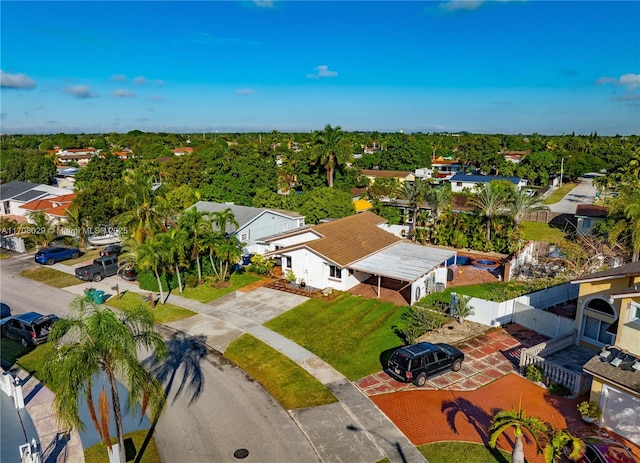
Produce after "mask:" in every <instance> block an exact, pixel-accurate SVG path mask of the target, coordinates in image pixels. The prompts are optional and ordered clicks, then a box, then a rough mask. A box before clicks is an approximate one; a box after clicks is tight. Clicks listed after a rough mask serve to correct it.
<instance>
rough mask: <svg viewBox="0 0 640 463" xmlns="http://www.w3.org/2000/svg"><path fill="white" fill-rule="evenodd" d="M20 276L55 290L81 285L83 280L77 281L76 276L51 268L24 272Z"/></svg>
mask: <svg viewBox="0 0 640 463" xmlns="http://www.w3.org/2000/svg"><path fill="white" fill-rule="evenodd" d="M20 276H22V277H25V278H30V279H32V280H35V281H39V282H40V283H44V284H46V285H49V286H53V287H54V288H64V287H66V286H73V285H77V284H78V283H81V280H79V279H77V278H76V277H75V276H74V275H69V274H68V273H64V272H61V271H60V270H56V269H54V268H50V267H38V268H33V269H27V270H23V271H22V272H20Z"/></svg>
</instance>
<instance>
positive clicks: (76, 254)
mask: <svg viewBox="0 0 640 463" xmlns="http://www.w3.org/2000/svg"><path fill="white" fill-rule="evenodd" d="M71 257H72V258H73V259H77V258H78V257H80V253H79V252H74V253H73V254H71Z"/></svg>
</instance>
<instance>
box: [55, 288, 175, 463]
mask: <svg viewBox="0 0 640 463" xmlns="http://www.w3.org/2000/svg"><path fill="white" fill-rule="evenodd" d="M49 339H50V341H52V343H53V344H54V345H55V350H54V352H53V354H52V355H51V356H50V357H49V358H48V359H47V360H46V361H45V364H44V366H43V377H44V378H45V381H46V382H47V383H48V384H51V386H52V389H53V390H54V391H55V394H56V395H55V398H54V400H53V406H54V409H55V411H56V414H57V416H58V420H59V421H60V423H61V424H62V425H63V426H66V427H68V428H69V429H73V428H76V429H80V430H83V429H84V427H85V425H84V423H83V422H82V420H81V419H80V414H79V408H80V407H79V402H80V400H82V398H86V400H87V403H88V405H89V412H90V415H91V419H92V421H93V423H94V425H95V427H96V429H97V430H98V434H99V435H100V437H101V439H102V442H104V443H105V444H107V445H108V446H109V448H110V449H111V438H110V437H109V421H110V417H109V404H108V398H107V394H106V391H105V385H103V387H102V391H101V392H100V397H99V410H98V412H99V415H100V416H99V419H98V416H97V415H96V410H95V408H94V403H93V397H92V393H91V389H92V386H93V383H94V381H95V380H96V375H97V374H98V373H99V372H101V371H102V372H104V374H105V375H106V377H107V380H108V384H109V388H110V391H111V397H112V401H111V410H112V411H113V417H114V421H115V425H116V433H117V437H118V448H119V449H120V463H124V462H125V452H124V432H123V429H122V410H121V408H120V394H119V392H118V387H117V382H116V381H120V382H121V383H122V384H123V385H124V386H125V387H126V388H127V389H128V398H127V404H128V407H127V408H128V409H129V410H130V411H134V410H135V409H136V408H137V406H140V407H141V409H142V410H141V413H142V415H144V414H145V412H146V409H147V407H150V412H151V413H150V414H151V418H152V420H156V419H157V418H158V417H159V416H160V413H161V411H162V409H163V407H164V403H165V395H164V390H163V389H162V385H161V384H160V382H159V381H158V380H157V379H156V378H155V377H154V376H153V375H152V374H151V373H150V372H149V371H147V370H146V369H145V368H144V366H143V365H142V363H140V361H139V360H138V351H139V349H148V350H151V351H154V352H155V356H156V358H162V357H164V355H165V352H166V348H165V345H164V342H163V340H162V337H161V336H160V334H159V333H157V332H156V331H155V329H154V320H153V315H152V314H151V312H149V311H147V310H145V309H131V310H128V311H127V312H126V313H124V312H115V311H113V310H111V309H109V308H108V307H106V306H103V305H96V304H94V303H92V302H87V301H86V300H85V299H84V298H77V299H75V300H74V301H73V302H72V303H71V306H70V315H69V317H63V318H61V319H60V320H58V321H57V322H56V323H55V324H54V325H53V328H52V330H51V333H50V336H49Z"/></svg>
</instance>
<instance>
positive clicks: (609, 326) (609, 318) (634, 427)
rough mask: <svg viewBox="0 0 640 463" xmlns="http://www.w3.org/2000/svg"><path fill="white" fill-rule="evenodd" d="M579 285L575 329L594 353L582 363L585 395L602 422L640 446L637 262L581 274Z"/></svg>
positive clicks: (639, 290) (639, 274) (639, 277)
mask: <svg viewBox="0 0 640 463" xmlns="http://www.w3.org/2000/svg"><path fill="white" fill-rule="evenodd" d="M571 283H574V284H579V285H580V292H579V296H578V307H577V315H576V330H577V332H578V341H579V343H580V344H581V345H583V346H586V347H590V348H592V349H594V350H597V351H598V353H597V354H596V355H595V356H594V357H593V358H591V360H589V361H588V362H587V363H586V364H585V365H584V367H583V368H584V371H585V372H586V373H589V374H590V375H592V376H593V382H592V385H591V395H590V400H592V401H595V402H597V403H598V404H599V405H600V407H601V408H602V410H603V416H602V423H601V424H602V426H604V427H605V428H608V429H611V430H612V431H614V432H615V433H617V434H619V435H620V436H622V437H624V438H626V439H628V440H630V441H631V442H633V443H635V444H638V445H640V262H632V263H629V264H626V265H622V266H620V267H616V268H612V269H609V270H605V271H602V272H598V273H594V274H591V275H586V276H584V277H581V278H577V279H575V280H573V281H572V282H571Z"/></svg>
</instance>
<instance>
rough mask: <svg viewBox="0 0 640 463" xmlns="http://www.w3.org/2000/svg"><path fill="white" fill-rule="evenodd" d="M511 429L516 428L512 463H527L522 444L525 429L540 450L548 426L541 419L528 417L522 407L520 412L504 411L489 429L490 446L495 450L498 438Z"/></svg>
mask: <svg viewBox="0 0 640 463" xmlns="http://www.w3.org/2000/svg"><path fill="white" fill-rule="evenodd" d="M509 428H515V431H514V434H515V438H516V440H515V443H514V445H513V452H512V453H511V461H512V463H525V461H524V445H523V443H522V430H523V428H524V429H525V430H527V431H528V432H529V434H530V435H531V437H533V440H534V441H535V442H536V445H537V446H538V449H539V448H540V443H539V439H540V437H542V436H543V434H544V432H545V431H546V430H547V425H546V424H545V423H544V421H542V420H540V419H539V418H536V417H533V416H527V415H526V414H525V412H524V410H522V407H520V408H519V409H518V410H515V409H513V410H503V411H501V412H498V413H497V414H496V415H495V416H494V418H493V423H492V424H491V426H490V427H489V445H490V446H491V447H492V448H495V447H496V442H497V441H498V438H499V437H500V436H501V435H502V434H503V433H504V432H505V431H506V430H507V429H509Z"/></svg>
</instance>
